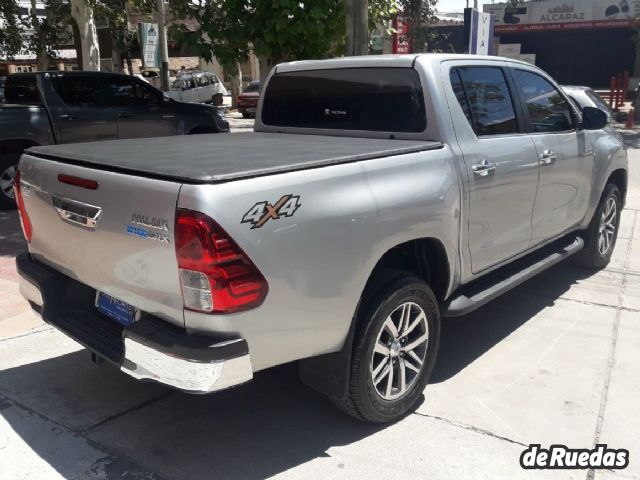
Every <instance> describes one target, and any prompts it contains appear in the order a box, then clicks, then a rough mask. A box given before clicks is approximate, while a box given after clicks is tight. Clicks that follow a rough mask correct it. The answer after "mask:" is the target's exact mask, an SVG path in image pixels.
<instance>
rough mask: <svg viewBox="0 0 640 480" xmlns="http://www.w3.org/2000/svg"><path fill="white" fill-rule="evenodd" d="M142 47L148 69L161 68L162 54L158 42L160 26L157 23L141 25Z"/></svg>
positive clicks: (143, 57)
mask: <svg viewBox="0 0 640 480" xmlns="http://www.w3.org/2000/svg"><path fill="white" fill-rule="evenodd" d="M139 25H140V45H141V46H142V59H143V61H144V66H145V67H146V68H156V67H159V66H160V52H159V48H158V47H159V46H160V44H159V42H158V25H156V24H155V23H140V24H139Z"/></svg>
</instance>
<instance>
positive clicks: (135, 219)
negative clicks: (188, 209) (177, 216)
mask: <svg viewBox="0 0 640 480" xmlns="http://www.w3.org/2000/svg"><path fill="white" fill-rule="evenodd" d="M131 223H133V224H135V225H142V226H143V227H151V228H157V229H158V230H164V231H166V232H168V231H169V221H168V220H167V219H165V218H156V217H150V216H149V215H143V214H142V213H134V214H133V215H131Z"/></svg>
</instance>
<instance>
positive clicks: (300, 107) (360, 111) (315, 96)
mask: <svg viewBox="0 0 640 480" xmlns="http://www.w3.org/2000/svg"><path fill="white" fill-rule="evenodd" d="M262 122H263V123H264V124H266V125H274V126H283V127H285V126H286V127H300V128H322V129H335V130H368V131H382V132H422V131H424V130H425V129H426V126H427V117H426V112H425V105H424V96H423V93H422V85H421V83H420V77H419V76H418V72H416V71H415V70H414V69H412V68H340V69H327V70H313V71H303V72H286V73H279V74H276V75H274V76H273V77H271V80H270V81H269V83H268V85H267V91H266V93H265V101H264V105H263V109H262Z"/></svg>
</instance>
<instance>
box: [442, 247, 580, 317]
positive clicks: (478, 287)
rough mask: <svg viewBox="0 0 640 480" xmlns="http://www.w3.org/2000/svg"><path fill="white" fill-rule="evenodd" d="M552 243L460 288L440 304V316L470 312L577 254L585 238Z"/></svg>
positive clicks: (454, 315)
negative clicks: (552, 245)
mask: <svg viewBox="0 0 640 480" xmlns="http://www.w3.org/2000/svg"><path fill="white" fill-rule="evenodd" d="M554 245H555V248H554V247H547V248H543V249H541V251H540V252H536V253H534V254H532V255H531V256H528V257H524V258H522V259H520V260H517V261H515V262H514V263H513V265H508V266H506V267H505V268H503V269H499V270H498V271H497V272H494V273H490V274H488V276H487V278H486V279H484V278H482V279H479V280H478V281H477V282H473V283H472V284H470V285H469V286H465V287H463V288H462V290H461V291H460V293H458V294H454V296H453V297H451V298H450V299H449V300H447V301H446V302H445V303H444V304H443V305H441V307H440V309H441V312H442V317H459V316H461V315H465V314H467V313H469V312H472V311H473V310H475V309H476V308H479V307H481V306H483V305H484V304H486V303H488V302H490V301H491V300H493V299H494V298H496V297H498V296H500V295H502V294H503V293H505V292H507V291H508V290H511V289H512V288H514V287H517V286H518V285H520V284H521V283H524V282H526V281H527V280H529V279H530V278H532V277H534V276H536V275H537V274H539V273H540V272H542V271H544V270H546V269H547V268H549V267H552V266H553V265H555V264H557V263H559V262H561V261H562V260H564V259H565V258H568V257H570V256H571V255H573V254H574V253H578V252H579V251H580V250H582V248H583V247H584V240H582V238H581V237H575V238H573V239H570V240H568V241H567V240H566V239H565V240H564V241H563V242H561V243H559V244H558V243H555V244H554ZM550 248H551V249H550Z"/></svg>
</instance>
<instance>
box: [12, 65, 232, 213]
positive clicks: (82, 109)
mask: <svg viewBox="0 0 640 480" xmlns="http://www.w3.org/2000/svg"><path fill="white" fill-rule="evenodd" d="M4 96H5V103H4V104H0V209H11V208H15V203H14V200H13V189H12V184H13V178H14V175H15V169H16V165H17V164H18V160H19V159H20V155H21V154H22V152H23V151H24V150H25V149H27V148H29V147H32V146H35V145H53V144H58V143H78V142H89V141H96V140H114V139H122V138H140V137H165V136H171V135H189V134H196V133H218V132H227V131H229V123H228V122H227V121H226V119H225V117H224V111H223V110H222V109H221V108H218V107H213V106H209V105H202V104H194V103H182V102H177V101H175V100H172V99H170V98H168V97H166V96H164V95H163V94H162V92H160V91H159V90H157V89H156V88H154V87H152V86H151V85H149V84H147V83H145V82H143V81H141V80H139V79H137V78H135V77H131V76H128V75H119V74H114V73H100V72H47V73H23V74H15V75H10V76H9V77H8V78H7V80H6V85H5V93H4Z"/></svg>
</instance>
